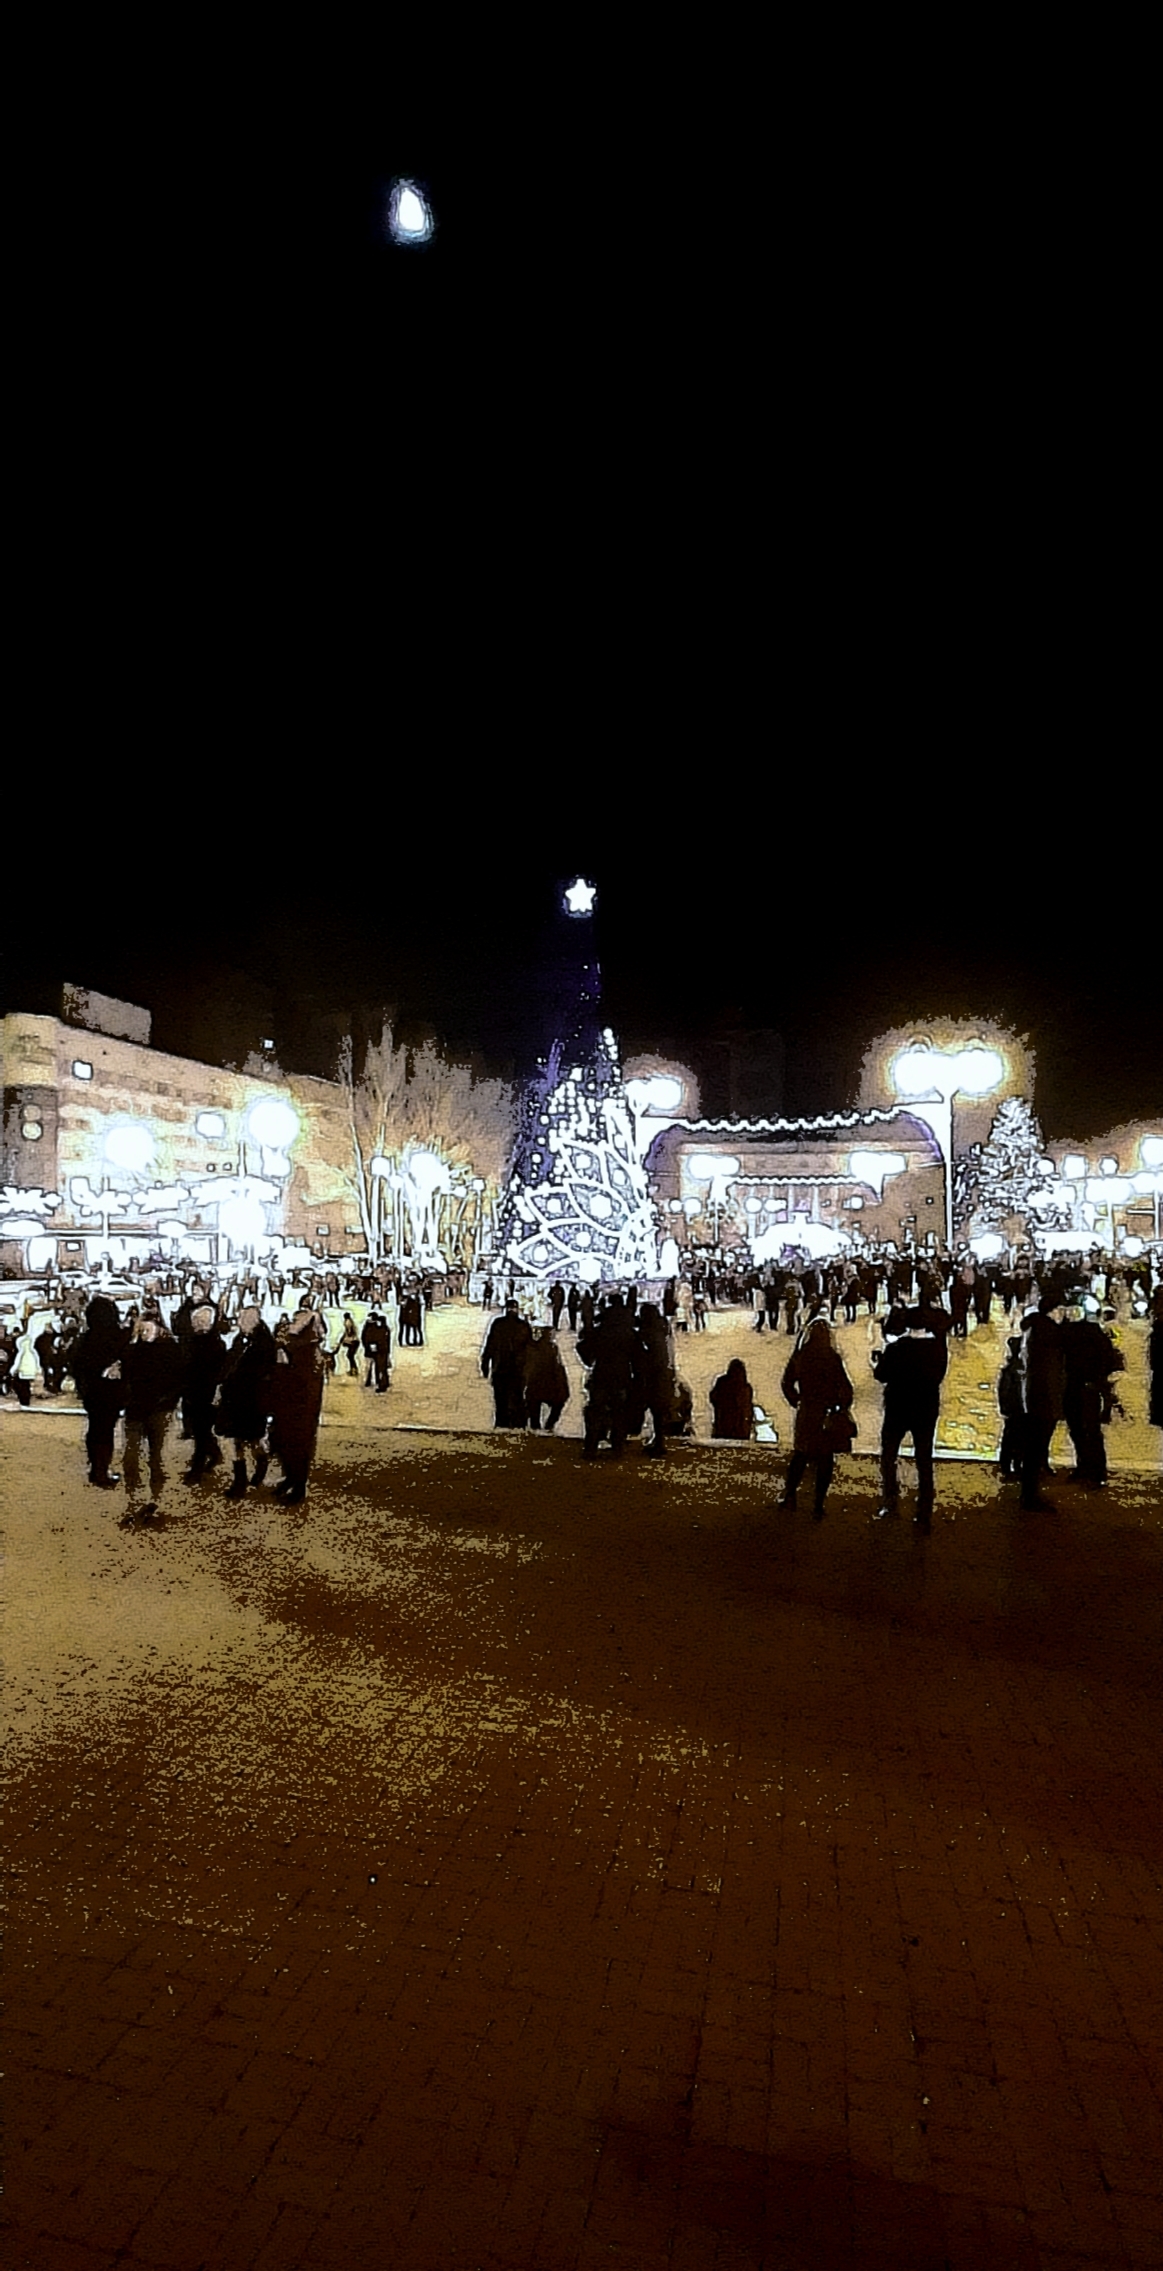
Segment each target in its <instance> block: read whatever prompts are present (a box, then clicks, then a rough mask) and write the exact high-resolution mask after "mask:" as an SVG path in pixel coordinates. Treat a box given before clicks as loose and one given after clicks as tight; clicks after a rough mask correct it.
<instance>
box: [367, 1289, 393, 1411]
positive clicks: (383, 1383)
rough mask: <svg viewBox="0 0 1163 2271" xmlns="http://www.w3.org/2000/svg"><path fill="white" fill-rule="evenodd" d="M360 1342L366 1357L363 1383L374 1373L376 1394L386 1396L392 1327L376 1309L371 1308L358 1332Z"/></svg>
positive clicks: (368, 1380)
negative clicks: (366, 1367)
mask: <svg viewBox="0 0 1163 2271" xmlns="http://www.w3.org/2000/svg"><path fill="white" fill-rule="evenodd" d="M360 1343H361V1346H362V1347H363V1349H364V1352H365V1354H366V1356H367V1359H368V1379H367V1381H365V1383H364V1385H365V1386H367V1385H368V1383H369V1382H370V1380H371V1378H372V1375H373V1373H374V1375H375V1383H376V1394H377V1396H386V1395H387V1392H388V1369H389V1365H390V1363H391V1356H392V1329H391V1326H390V1325H389V1324H388V1322H387V1319H386V1318H385V1317H381V1315H380V1313H379V1310H378V1309H373V1310H372V1313H371V1315H370V1317H369V1318H368V1320H367V1323H366V1324H365V1326H364V1328H363V1331H362V1333H361V1334H360Z"/></svg>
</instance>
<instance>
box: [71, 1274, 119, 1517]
mask: <svg viewBox="0 0 1163 2271" xmlns="http://www.w3.org/2000/svg"><path fill="white" fill-rule="evenodd" d="M128 1344H129V1334H128V1331H127V1330H126V1327H125V1326H124V1325H123V1324H122V1322H121V1319H120V1317H119V1316H118V1314H117V1304H116V1302H115V1301H110V1300H109V1299H108V1298H107V1296H106V1295H105V1294H103V1293H95V1294H94V1295H93V1298H92V1300H91V1301H90V1303H89V1306H88V1308H87V1309H86V1311H85V1330H84V1332H83V1333H79V1334H78V1335H77V1338H76V1340H75V1341H74V1342H73V1348H72V1356H71V1360H70V1368H71V1371H72V1376H73V1380H74V1382H75V1384H76V1390H77V1394H78V1395H79V1397H80V1399H81V1402H82V1404H83V1405H84V1407H85V1417H86V1419H87V1420H88V1423H89V1424H88V1427H87V1429H86V1431H85V1450H86V1452H87V1453H88V1458H89V1481H90V1482H91V1483H93V1484H94V1485H95V1486H96V1488H97V1489H98V1490H115V1489H116V1488H117V1485H118V1483H119V1482H120V1480H121V1477H120V1475H117V1474H114V1473H112V1472H111V1471H110V1470H111V1466H112V1460H113V1438H114V1435H115V1433H116V1429H117V1420H118V1416H119V1414H120V1411H121V1405H122V1387H121V1374H120V1370H117V1371H116V1372H114V1371H113V1370H112V1367H114V1366H119V1365H120V1360H121V1357H122V1356H123V1354H124V1352H125V1349H126V1348H127V1346H128Z"/></svg>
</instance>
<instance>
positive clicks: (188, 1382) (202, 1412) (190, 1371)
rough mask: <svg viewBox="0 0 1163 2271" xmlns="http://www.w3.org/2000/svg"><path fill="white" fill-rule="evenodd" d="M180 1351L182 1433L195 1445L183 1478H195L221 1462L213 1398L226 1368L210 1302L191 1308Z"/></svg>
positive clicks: (224, 1350) (223, 1345) (217, 1325)
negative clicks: (181, 1357)
mask: <svg viewBox="0 0 1163 2271" xmlns="http://www.w3.org/2000/svg"><path fill="white" fill-rule="evenodd" d="M183 1355H184V1367H183V1371H184V1378H183V1395H182V1433H183V1436H184V1437H185V1438H187V1439H192V1441H193V1445H194V1452H193V1457H192V1458H191V1460H190V1464H189V1466H188V1467H187V1469H186V1475H185V1480H186V1481H187V1482H198V1481H199V1480H200V1479H201V1477H202V1476H203V1475H204V1474H205V1472H206V1469H207V1467H220V1466H221V1464H222V1453H221V1451H220V1450H219V1448H218V1445H217V1443H216V1442H215V1440H214V1398H215V1395H216V1394H217V1392H218V1383H219V1381H220V1380H221V1378H222V1375H223V1372H224V1371H225V1369H226V1344H225V1342H224V1340H223V1338H222V1333H221V1330H220V1327H219V1323H218V1312H217V1310H216V1309H215V1307H214V1304H213V1302H210V1301H206V1302H203V1303H202V1304H201V1306H200V1307H199V1308H197V1309H194V1310H192V1311H191V1313H190V1331H189V1338H188V1340H187V1341H186V1344H185V1348H184V1350H183Z"/></svg>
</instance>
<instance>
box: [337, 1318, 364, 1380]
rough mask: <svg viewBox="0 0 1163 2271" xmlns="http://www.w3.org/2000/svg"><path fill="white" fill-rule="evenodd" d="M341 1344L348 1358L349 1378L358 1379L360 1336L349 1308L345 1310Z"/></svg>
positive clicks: (340, 1337) (340, 1338)
mask: <svg viewBox="0 0 1163 2271" xmlns="http://www.w3.org/2000/svg"><path fill="white" fill-rule="evenodd" d="M339 1346H340V1348H341V1349H342V1351H343V1353H344V1355H345V1356H346V1358H347V1377H348V1379H349V1380H358V1378H359V1350H360V1338H359V1333H358V1332H357V1330H356V1323H355V1318H354V1317H353V1316H352V1315H351V1312H350V1310H348V1309H345V1310H344V1312H343V1331H342V1332H341V1334H340V1336H339Z"/></svg>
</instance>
